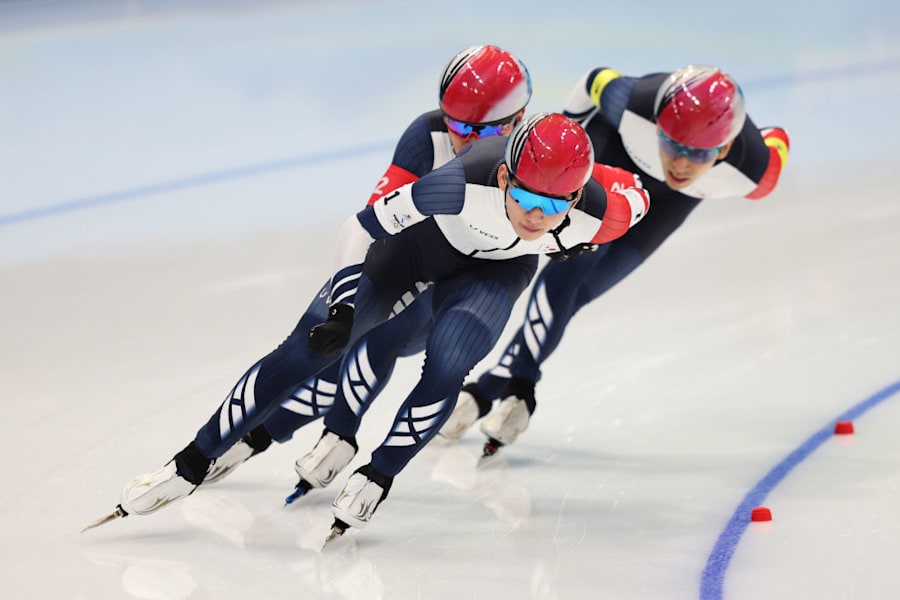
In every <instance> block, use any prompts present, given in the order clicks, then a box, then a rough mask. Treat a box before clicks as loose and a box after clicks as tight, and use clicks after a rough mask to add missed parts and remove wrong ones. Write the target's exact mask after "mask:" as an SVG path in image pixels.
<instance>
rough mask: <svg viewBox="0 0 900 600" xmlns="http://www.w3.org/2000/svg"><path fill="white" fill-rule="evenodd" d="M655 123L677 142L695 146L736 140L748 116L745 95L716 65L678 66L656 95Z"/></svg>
mask: <svg viewBox="0 0 900 600" xmlns="http://www.w3.org/2000/svg"><path fill="white" fill-rule="evenodd" d="M654 115H655V116H656V123H657V124H658V125H659V127H660V129H662V131H663V133H665V134H666V135H667V136H669V137H670V138H671V139H672V140H674V141H675V142H678V143H679V144H683V145H685V146H690V147H692V148H718V147H719V146H722V145H724V144H726V143H728V142H730V141H731V140H733V139H734V138H735V137H736V136H737V134H738V133H740V131H741V127H743V126H744V119H745V118H746V116H747V112H746V109H745V107H744V94H743V92H741V88H740V86H738V84H737V82H736V81H735V80H734V79H732V77H731V76H730V75H728V74H727V73H724V72H723V71H721V70H720V69H718V68H716V67H709V66H702V65H700V66H698V65H689V66H687V67H683V68H681V69H678V70H677V71H675V72H674V73H672V74H671V75H669V77H668V79H666V81H665V82H664V83H663V85H662V86H661V87H660V88H659V92H658V93H657V94H656V104H655V106H654Z"/></svg>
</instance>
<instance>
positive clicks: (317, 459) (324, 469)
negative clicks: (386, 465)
mask: <svg viewBox="0 0 900 600" xmlns="http://www.w3.org/2000/svg"><path fill="white" fill-rule="evenodd" d="M358 448H359V447H358V446H357V445H356V440H355V439H353V438H349V439H346V438H342V437H341V436H339V435H338V434H336V433H334V432H333V431H329V430H327V429H326V430H325V432H324V433H323V434H322V437H320V438H319V441H318V442H316V445H315V447H314V448H313V449H312V450H310V451H309V452H308V453H307V454H306V455H304V456H302V457H300V458H298V459H297V461H296V462H295V463H294V471H296V472H297V475H298V476H299V477H300V481H299V482H298V483H297V487H296V489H295V490H294V492H293V493H292V494H291V495H290V496H288V497H287V498H285V503H287V504H290V503H292V502H293V501H294V500H296V499H297V498H299V497H300V496H302V495H303V494H305V493H306V492H308V491H309V490H311V489H313V488H323V487H325V486H327V485H328V484H330V483H331V482H332V481H334V478H335V477H336V476H337V474H338V473H340V472H341V471H342V470H343V469H344V468H346V466H347V465H349V464H350V461H351V460H353V457H354V456H356V451H357V450H358Z"/></svg>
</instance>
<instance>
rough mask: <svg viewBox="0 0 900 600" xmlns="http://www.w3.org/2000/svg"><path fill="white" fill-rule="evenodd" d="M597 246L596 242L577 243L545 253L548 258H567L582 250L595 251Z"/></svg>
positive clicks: (580, 252) (582, 251)
mask: <svg viewBox="0 0 900 600" xmlns="http://www.w3.org/2000/svg"><path fill="white" fill-rule="evenodd" d="M599 247H600V246H599V245H598V244H577V245H575V246H572V247H571V248H566V249H565V250H560V251H559V252H551V253H550V254H547V257H548V258H549V259H550V260H560V261H562V260H569V259H570V258H573V257H575V256H578V255H579V254H582V253H584V252H596V251H597V248H599Z"/></svg>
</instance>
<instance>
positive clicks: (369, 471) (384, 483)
mask: <svg viewBox="0 0 900 600" xmlns="http://www.w3.org/2000/svg"><path fill="white" fill-rule="evenodd" d="M356 472H357V473H359V474H360V475H365V476H366V477H367V478H368V479H369V481H374V482H375V483H377V484H378V487H380V488H381V489H383V490H384V493H383V494H382V495H381V499H382V500H384V499H385V498H387V496H388V492H389V491H390V489H391V484H392V483H393V482H394V478H393V477H388V476H387V475H382V474H381V473H379V472H378V471H376V470H375V468H374V467H372V463H369V464H367V465H363V466H361V467H360V468H358V469H357V470H356Z"/></svg>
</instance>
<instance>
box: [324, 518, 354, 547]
mask: <svg viewBox="0 0 900 600" xmlns="http://www.w3.org/2000/svg"><path fill="white" fill-rule="evenodd" d="M349 528H350V526H349V525H347V524H346V523H344V522H343V521H341V520H340V519H335V520H334V524H333V525H332V526H331V532H330V533H329V534H328V537H326V538H325V543H324V544H323V546H327V545H328V542H330V541H331V540H333V539H336V538H339V537H341V536H342V535H344V532H345V531H347V530H348V529H349Z"/></svg>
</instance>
